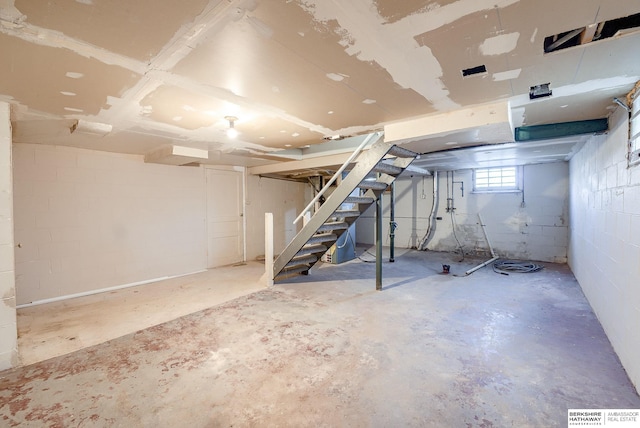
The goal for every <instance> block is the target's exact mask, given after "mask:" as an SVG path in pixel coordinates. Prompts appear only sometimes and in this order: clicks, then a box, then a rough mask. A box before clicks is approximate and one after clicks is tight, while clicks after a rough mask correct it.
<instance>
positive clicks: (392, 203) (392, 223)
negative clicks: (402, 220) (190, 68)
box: [389, 181, 398, 263]
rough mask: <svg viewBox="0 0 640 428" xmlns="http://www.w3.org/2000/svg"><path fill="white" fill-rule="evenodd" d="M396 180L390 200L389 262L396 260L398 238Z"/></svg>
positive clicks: (392, 185)
mask: <svg viewBox="0 0 640 428" xmlns="http://www.w3.org/2000/svg"><path fill="white" fill-rule="evenodd" d="M396 227H398V225H397V224H396V182H395V181H394V182H393V183H391V199H390V200H389V245H390V246H391V247H390V248H389V262H391V263H393V262H395V259H394V257H393V256H394V244H395V239H396Z"/></svg>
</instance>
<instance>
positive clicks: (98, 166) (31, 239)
mask: <svg viewBox="0 0 640 428" xmlns="http://www.w3.org/2000/svg"><path fill="white" fill-rule="evenodd" d="M203 171H204V170H203V168H194V167H174V166H168V165H157V164H145V163H144V161H143V159H142V157H141V156H133V155H124V154H115V153H106V152H98V151H91V150H83V149H76V148H71V147H61V146H47V145H40V144H15V145H14V181H15V196H14V198H15V199H14V205H15V239H16V245H19V248H17V251H16V281H17V286H16V287H17V297H18V304H26V303H30V302H35V301H41V300H45V299H51V298H57V297H60V296H69V295H74V294H78V293H86V292H90V291H92V290H98V289H104V288H110V287H115V286H121V285H126V284H132V283H137V282H141V281H147V280H152V279H156V278H164V277H167V276H175V275H181V274H186V273H190V272H196V271H200V270H203V269H205V268H206V262H207V261H206V224H205V220H206V218H205V215H206V205H205V203H204V195H205V188H204V183H205V179H204V173H203Z"/></svg>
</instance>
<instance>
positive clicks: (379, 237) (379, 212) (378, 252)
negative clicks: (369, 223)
mask: <svg viewBox="0 0 640 428" xmlns="http://www.w3.org/2000/svg"><path fill="white" fill-rule="evenodd" d="M376 290H378V291H380V290H382V193H380V196H378V199H376Z"/></svg>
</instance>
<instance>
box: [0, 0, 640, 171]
mask: <svg viewBox="0 0 640 428" xmlns="http://www.w3.org/2000/svg"><path fill="white" fill-rule="evenodd" d="M550 10H553V11H555V13H553V14H550V13H549V11H550ZM639 11H640V5H638V2H637V0H566V1H563V2H561V3H558V2H557V1H555V0H494V1H490V0H406V1H402V2H398V1H396V0H352V1H349V2H342V1H337V0H322V1H321V0H288V1H286V2H282V1H278V0H226V1H219V0H185V1H184V2H181V3H176V2H173V1H171V0H140V1H138V2H134V3H131V2H129V1H125V0H111V1H109V2H95V1H91V0H56V1H55V2H53V1H51V2H45V3H42V4H40V3H38V2H33V1H30V0H15V1H12V0H0V48H1V49H2V52H3V62H2V63H0V100H3V101H5V102H9V103H11V104H12V120H13V121H14V122H15V123H16V124H19V126H18V127H16V128H17V129H20V132H18V133H16V135H15V136H14V140H15V141H16V142H31V143H45V144H46V143H50V144H62V145H72V146H78V147H88V148H92V149H98V150H110V151H124V152H126V153H136V154H144V153H146V151H148V150H151V149H152V148H153V147H154V143H153V142H154V141H156V142H157V143H156V144H157V145H158V147H159V146H161V145H162V146H166V145H171V144H174V143H175V144H176V145H179V146H185V147H189V146H192V147H193V148H198V149H204V148H209V149H211V150H218V151H220V152H221V153H222V152H224V153H227V154H230V153H241V152H242V153H250V154H251V156H250V157H251V160H247V162H249V163H251V162H260V161H259V160H256V158H259V157H261V156H262V157H263V158H264V159H267V157H268V158H269V160H271V161H272V160H273V152H275V151H277V150H280V149H283V148H288V149H290V150H296V149H298V150H299V149H300V148H302V147H304V146H307V145H314V144H321V143H323V142H324V141H325V140H324V138H325V137H327V136H331V135H360V134H363V133H368V132H371V131H374V130H380V129H383V128H384V127H385V126H386V125H389V124H394V126H395V125H396V124H402V123H409V122H410V121H411V120H412V119H414V118H416V117H423V116H425V115H447V114H449V113H450V112H452V111H458V110H465V109H468V108H470V107H472V106H479V105H484V104H486V103H490V102H495V101H506V100H509V101H511V106H512V112H511V113H512V115H513V117H514V120H515V121H516V122H517V123H520V124H538V123H552V122H554V121H558V120H582V119H592V118H597V117H602V116H605V115H607V114H608V113H609V111H610V107H611V105H610V104H611V97H612V96H620V95H622V94H624V93H625V91H626V90H627V88H628V87H629V86H630V85H632V84H633V83H634V82H635V81H636V80H639V79H640V64H639V62H638V60H637V56H635V55H629V54H628V53H629V52H631V51H633V50H634V49H637V48H636V47H637V46H638V44H640V34H639V33H638V32H636V33H634V32H633V31H632V32H629V33H628V34H625V35H624V36H617V37H612V38H610V39H606V40H603V41H597V42H593V43H589V44H588V45H582V46H576V47H573V48H570V49H565V50H563V51H562V52H557V53H554V54H548V55H545V54H544V52H543V49H542V43H543V39H544V37H546V36H548V35H552V34H559V33H561V32H563V31H569V30H572V29H574V28H581V27H583V26H589V25H593V24H595V23H597V22H600V21H602V20H606V19H614V18H617V17H621V16H626V15H629V14H632V13H638V12H639ZM477 66H484V67H485V68H486V70H487V71H486V73H482V74H479V75H473V76H469V77H463V76H462V72H461V71H462V70H465V69H469V68H474V67H477ZM547 82H549V83H550V85H551V88H552V89H553V94H554V95H553V97H551V98H550V99H547V100H544V101H542V100H538V101H531V100H529V99H528V95H527V94H528V91H529V88H530V87H531V86H533V85H536V84H540V83H547ZM228 115H233V116H236V117H238V121H237V123H236V125H237V129H238V130H239V131H240V136H239V138H238V139H237V140H234V141H230V140H228V139H227V138H226V136H225V132H224V131H225V129H226V127H228V122H227V121H225V119H224V117H225V116H228ZM442 117H444V116H442ZM79 119H82V120H87V121H89V122H96V123H105V124H109V125H111V126H112V128H113V131H112V132H111V134H109V135H107V136H105V137H104V138H102V139H100V140H96V141H91V140H90V138H89V137H86V136H78V135H71V136H70V137H69V136H68V135H67V138H66V139H65V138H63V137H62V136H64V132H60V128H61V127H62V128H64V127H65V126H67V124H68V122H69V121H73V120H79ZM56 121H58V122H56ZM30 126H31V127H33V128H34V130H37V132H29V127H30ZM460 126H461V128H464V124H460ZM47 127H50V129H51V138H47V137H46V129H47ZM465 132H466V131H465ZM460 135H461V137H460V138H466V137H464V136H462V134H460ZM465 135H466V134H465ZM468 135H475V137H473V139H472V140H473V141H471V140H470V141H469V142H470V143H471V142H472V143H474V144H477V143H478V141H477V138H476V137H477V135H480V134H478V133H475V134H474V133H473V132H471V131H470V132H468ZM469 138H471V137H469ZM137 139H139V141H140V143H139V144H136V143H135V141H136V140H137ZM464 143H465V142H464V141H462V142H460V144H462V145H464ZM480 143H481V142H480ZM267 155H268V156H267ZM233 156H234V157H233V158H231V157H227V158H226V159H227V161H231V160H230V159H233V161H234V162H237V161H238V158H239V157H240V156H236V155H235V154H234V155H233ZM224 161H225V160H224V156H223V157H221V156H211V157H210V162H224Z"/></svg>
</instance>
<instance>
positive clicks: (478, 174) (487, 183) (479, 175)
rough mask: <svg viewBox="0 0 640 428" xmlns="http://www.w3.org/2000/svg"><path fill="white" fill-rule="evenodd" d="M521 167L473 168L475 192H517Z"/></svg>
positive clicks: (520, 180) (519, 186) (520, 178)
mask: <svg viewBox="0 0 640 428" xmlns="http://www.w3.org/2000/svg"><path fill="white" fill-rule="evenodd" d="M521 183H522V172H521V167H518V166H509V167H500V168H478V169H474V170H473V191H474V192H476V193H491V192H496V193H499V192H519V191H520V190H521V188H522V186H521Z"/></svg>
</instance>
